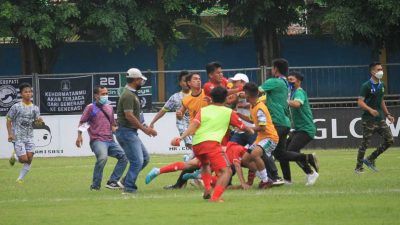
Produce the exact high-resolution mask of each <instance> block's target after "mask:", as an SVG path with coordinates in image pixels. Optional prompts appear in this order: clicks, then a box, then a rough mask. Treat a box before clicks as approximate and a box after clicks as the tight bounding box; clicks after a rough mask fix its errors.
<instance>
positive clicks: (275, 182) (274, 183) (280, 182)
mask: <svg viewBox="0 0 400 225" xmlns="http://www.w3.org/2000/svg"><path fill="white" fill-rule="evenodd" d="M284 184H285V181H284V180H283V179H281V178H278V179H275V180H272V186H274V187H276V186H281V185H284Z"/></svg>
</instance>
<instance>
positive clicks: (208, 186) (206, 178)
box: [201, 172, 212, 191]
mask: <svg viewBox="0 0 400 225" xmlns="http://www.w3.org/2000/svg"><path fill="white" fill-rule="evenodd" d="M201 179H203V183H204V188H205V189H206V190H207V191H209V190H211V179H212V178H211V174H209V173H207V172H205V173H202V174H201Z"/></svg>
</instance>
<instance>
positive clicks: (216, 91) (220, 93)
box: [210, 87, 228, 103]
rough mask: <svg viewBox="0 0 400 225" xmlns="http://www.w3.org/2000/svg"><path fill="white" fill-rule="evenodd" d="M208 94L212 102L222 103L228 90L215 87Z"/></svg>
mask: <svg viewBox="0 0 400 225" xmlns="http://www.w3.org/2000/svg"><path fill="white" fill-rule="evenodd" d="M210 95H211V99H212V101H213V102H214V103H224V102H225V99H226V96H227V95H228V90H226V88H223V87H215V88H213V89H212V90H211V93H210Z"/></svg>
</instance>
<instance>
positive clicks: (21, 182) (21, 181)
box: [15, 179, 24, 184]
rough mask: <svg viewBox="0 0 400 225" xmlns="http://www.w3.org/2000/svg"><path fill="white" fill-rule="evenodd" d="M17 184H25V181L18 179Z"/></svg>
mask: <svg viewBox="0 0 400 225" xmlns="http://www.w3.org/2000/svg"><path fill="white" fill-rule="evenodd" d="M15 183H17V184H23V183H24V180H22V179H17V180H16V181H15Z"/></svg>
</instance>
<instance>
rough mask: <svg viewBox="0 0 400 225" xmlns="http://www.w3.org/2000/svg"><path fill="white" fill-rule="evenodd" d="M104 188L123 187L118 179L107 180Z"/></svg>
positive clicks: (114, 188)
mask: <svg viewBox="0 0 400 225" xmlns="http://www.w3.org/2000/svg"><path fill="white" fill-rule="evenodd" d="M106 188H108V189H113V190H116V189H122V188H124V186H123V185H122V184H121V182H119V181H118V182H117V181H108V182H107V184H106Z"/></svg>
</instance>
